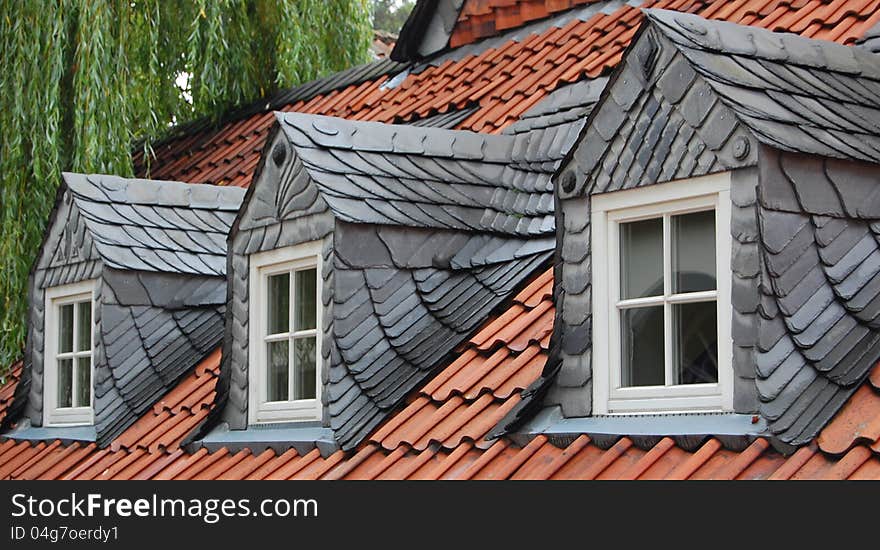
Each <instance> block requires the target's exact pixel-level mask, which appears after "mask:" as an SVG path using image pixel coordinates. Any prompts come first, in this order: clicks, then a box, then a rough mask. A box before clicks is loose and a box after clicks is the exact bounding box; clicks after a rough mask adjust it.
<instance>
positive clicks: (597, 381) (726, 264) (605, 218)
mask: <svg viewBox="0 0 880 550" xmlns="http://www.w3.org/2000/svg"><path fill="white" fill-rule="evenodd" d="M730 179H731V178H730V172H722V173H718V174H710V175H707V176H700V177H697V178H691V179H687V180H679V181H675V182H670V183H662V184H657V185H651V186H646V187H641V188H637V189H629V190H624V191H617V192H613V193H608V194H602V195H595V196H593V197H592V204H591V227H592V243H591V244H592V250H593V254H592V262H593V264H592V274H593V414H598V415H607V414H642V413H680V412H693V411H730V410H732V409H733V364H732V363H733V339H732V337H731V316H732V311H731V267H730V250H731V236H730ZM709 209H714V211H715V233H716V234H715V246H716V250H715V253H716V267H715V273H716V279H717V284H716V290H715V291H709V292H702V293H692V294H691V298H706V297H709V295H715V296H716V303H717V308H716V311H717V315H718V318H717V329H718V382H717V383H715V384H682V385H677V386H640V387H628V388H621V387H620V376H621V354H622V345H621V339H620V314H619V309H618V304H619V303H620V302H619V296H620V289H619V286H620V273H619V269H620V248H619V235H620V224H621V223H625V222H632V221H638V220H644V219H651V218H657V217H661V216H669V215H676V214H684V213H688V212H699V211H705V210H709ZM668 226H669V224H668V223H664V236H663V239H664V247H666V248H668V247H669V244H670V243H669V241H670V235H669V231H668ZM664 258H668V253H666V254H664ZM664 263H668V259H665V260H664ZM669 271H670V269H669V266H668V265H664V280H665V279H668V276H667V275H666V274H668V273H669ZM664 287H665V290H664V300H663V301H662V302H660V303H672V302H674V301H678V302H679V303H685V302H689V301H690V302H692V301H694V299H687V298H684V297H681V299H680V300H676V298H675V296H674V295H672V294H671V293H670V284H669V282H668V281H667V282H666V284H665V285H664ZM698 295H700V296H698ZM645 300H650V299H645ZM633 301H634V300H627V302H633ZM658 305H659V304H658ZM665 317H667V319H666V320H665V326H666V328H665V332H667V333H668V332H669V331H670V330H671V326H670V321H669V319H668V315H665ZM669 338H670V337H669V335H668V334H667V335H665V336H664V341H667V342H668V341H669ZM665 347H666V348H669V346H668V345H667V346H665ZM671 353H672V352H671V350H670V349H666V350H665V355H666V357H665V358H664V364H665V366H666V370H667V371H669V369H670V365H671V362H672V359H671ZM667 379H669V376H668V372H667Z"/></svg>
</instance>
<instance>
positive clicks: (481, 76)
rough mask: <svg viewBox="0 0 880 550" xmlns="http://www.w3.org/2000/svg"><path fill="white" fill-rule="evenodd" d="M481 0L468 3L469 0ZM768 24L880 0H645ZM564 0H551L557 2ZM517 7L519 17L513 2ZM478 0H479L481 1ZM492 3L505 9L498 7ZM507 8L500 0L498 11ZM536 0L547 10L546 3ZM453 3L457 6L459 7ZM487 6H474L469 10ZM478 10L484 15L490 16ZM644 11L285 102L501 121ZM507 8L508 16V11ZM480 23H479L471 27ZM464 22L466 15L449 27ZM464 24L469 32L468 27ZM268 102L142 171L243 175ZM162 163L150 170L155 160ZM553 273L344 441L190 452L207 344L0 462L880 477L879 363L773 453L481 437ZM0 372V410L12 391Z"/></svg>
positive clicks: (252, 163)
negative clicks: (800, 437) (799, 438)
mask: <svg viewBox="0 0 880 550" xmlns="http://www.w3.org/2000/svg"><path fill="white" fill-rule="evenodd" d="M478 4H479V6H478ZM569 4H570V3H568V2H565V1H557V2H533V1H528V0H522V1H519V2H517V1H516V0H511V1H508V2H502V1H500V0H499V1H493V0H484V1H483V2H471V1H469V2H468V3H467V6H472V7H473V9H474V11H473V13H471V14H470V15H466V16H465V18H464V20H463V21H465V23H466V24H465V25H463V26H460V27H459V28H460V29H465V28H467V27H468V25H470V23H468V22H467V21H468V19H469V18H473V25H470V30H468V31H467V33H469V34H470V36H471V37H472V38H473V37H475V36H477V35H478V33H479V32H486V29H489V28H490V26H491V27H492V29H493V30H492V32H498V29H499V28H500V27H499V26H498V22H499V21H500V22H501V26H503V25H508V24H513V25H521V24H522V23H523V22H524V21H528V20H529V18H530V17H539V16H540V17H543V15H540V14H542V13H544V12H548V13H549V12H554V13H555V11H556V10H557V9H564V8H567V7H568V6H569ZM647 4H650V5H651V6H653V7H660V8H663V7H666V8H668V7H675V8H678V9H681V10H684V11H689V12H694V13H699V14H702V15H705V16H709V17H715V18H721V19H727V20H731V21H735V22H750V23H753V24H756V25H759V26H764V27H768V28H772V29H775V30H795V29H799V30H800V32H802V33H804V34H809V35H812V36H815V37H818V38H831V39H836V40H838V41H839V42H843V43H851V42H852V41H854V40H855V39H856V38H857V37H859V36H860V35H861V33H863V32H864V31H865V30H866V29H867V28H869V27H870V26H871V25H873V24H874V23H876V22H877V21H878V19H880V0H871V1H867V0H860V1H856V2H838V1H834V2H831V1H824V2H812V3H811V2H806V1H798V2H788V1H782V2H780V1H776V2H770V1H764V0H734V1H731V2H707V1H698V0H678V1H675V2H670V1H659V2H649V3H646V5H647ZM561 6H562V8H561ZM514 7H516V8H517V9H519V15H517V16H516V17H518V18H519V19H516V18H515V14H514V11H512V10H513V8H514ZM477 8H479V10H478V9H477ZM499 10H502V11H499ZM503 10H508V11H503ZM542 10H544V11H542ZM463 13H464V12H463ZM479 17H483V18H484V19H483V20H482V22H480V21H479V20H478V18H479ZM486 17H491V18H492V25H486V24H485V22H486V21H488V20H487V19H485V18H486ZM640 18H641V14H640V12H639V11H638V9H636V8H633V7H631V6H628V5H626V6H624V7H621V8H620V9H618V10H616V11H614V12H612V13H609V14H604V13H600V14H597V15H595V16H593V17H592V18H590V19H589V20H588V21H570V22H568V23H567V24H565V25H564V26H563V27H561V28H557V27H551V28H548V29H547V30H546V31H544V32H541V33H536V34H532V35H528V36H526V37H525V38H524V39H523V40H521V41H508V42H503V43H500V44H498V45H497V47H495V48H492V49H487V50H485V51H482V52H478V53H475V54H474V55H468V56H464V57H463V58H461V59H457V60H456V59H451V58H450V59H449V60H447V61H445V62H443V63H441V64H440V65H439V66H436V67H432V66H428V67H426V68H424V69H423V70H421V71H413V73H412V74H409V75H408V76H407V77H406V78H405V79H404V80H403V83H402V84H401V85H399V86H397V87H396V88H388V89H383V88H381V83H382V82H384V81H386V80H387V79H388V76H381V77H379V78H378V79H376V80H373V81H367V82H363V83H360V84H356V85H352V86H348V87H345V88H343V89H339V90H334V91H332V92H330V93H326V94H323V95H320V96H316V97H313V98H310V99H308V100H304V101H297V102H294V103H291V104H289V105H287V106H285V107H283V108H284V109H285V110H300V111H306V112H313V113H322V114H328V115H336V116H345V117H348V118H353V119H364V120H380V121H385V122H399V121H402V120H411V119H413V118H414V117H422V116H426V115H429V114H433V113H437V112H448V111H450V110H455V109H459V108H462V107H463V106H474V105H478V106H479V109H478V110H477V111H475V112H474V113H473V114H472V115H471V116H470V117H468V118H467V119H465V120H464V121H463V122H462V123H461V124H460V126H459V127H460V128H467V129H472V130H481V131H487V132H498V131H500V130H501V129H503V128H504V126H505V125H507V124H509V123H510V122H511V121H512V120H514V119H515V118H516V116H517V114H518V113H520V112H522V111H524V110H525V109H526V108H528V106H530V105H532V104H534V103H535V102H537V101H539V100H540V99H541V98H543V97H545V96H546V94H548V93H549V92H551V91H553V90H555V89H556V88H558V87H559V86H560V85H562V84H564V83H567V82H571V81H574V80H577V79H580V78H583V77H584V76H585V75H586V76H598V75H599V74H603V73H607V72H608V71H609V70H610V69H611V67H612V66H613V65H614V64H615V63H616V62H617V61H618V60H619V58H620V55H621V52H622V51H623V48H625V46H626V45H627V43H628V41H629V40H630V38H631V37H632V35H633V33H634V32H635V29H636V28H637V26H638V24H639V21H640ZM517 21H518V23H517ZM478 29H480V30H479V31H478ZM457 32H461V33H462V35H461V36H462V37H463V36H465V31H457ZM475 33H476V34H475ZM273 121H274V116H273V115H272V114H271V113H268V112H263V113H257V114H255V115H253V116H251V117H248V118H245V119H241V120H238V121H233V122H230V123H228V124H225V125H223V126H221V127H220V128H215V129H207V130H202V131H198V132H194V133H192V134H191V135H189V136H182V137H180V138H178V139H176V140H172V141H169V142H167V143H165V144H161V146H158V147H157V154H158V158H157V159H156V161H155V162H154V163H153V169H154V172H153V177H162V178H168V179H182V180H184V181H203V180H209V181H223V182H225V183H227V184H229V185H243V186H246V185H247V184H248V183H249V181H250V177H251V174H252V173H253V171H254V169H255V167H256V163H257V162H258V160H259V152H260V150H261V148H262V146H263V143H264V140H265V139H266V135H267V133H268V130H269V128H270V126H271V124H272V123H273ZM157 175H158V176H157ZM552 291H553V273H552V270H547V271H545V272H544V273H541V274H538V275H537V276H536V277H535V279H534V280H533V281H532V282H531V283H530V284H528V285H527V286H526V287H525V288H523V290H522V291H521V292H520V293H519V294H518V295H517V296H516V297H515V298H514V299H513V300H512V304H511V306H510V307H509V308H507V309H506V310H505V311H503V312H502V313H501V314H500V315H498V316H497V317H495V318H493V319H490V320H488V321H487V322H486V323H485V324H484V325H483V326H482V327H481V329H480V330H477V331H476V334H475V335H474V336H473V337H472V338H471V339H470V340H469V341H468V342H467V343H466V344H465V345H463V346H462V348H461V349H460V350H459V356H458V358H457V359H456V360H455V361H453V362H452V363H451V364H450V365H449V366H448V367H446V368H444V369H441V371H440V372H439V373H438V374H437V375H436V376H435V377H434V379H433V380H431V381H429V382H428V383H427V384H425V385H424V387H423V388H422V389H420V390H419V391H416V392H414V393H413V394H412V395H411V396H410V397H409V399H408V402H407V404H406V405H405V406H403V407H402V408H401V409H400V410H398V411H396V412H394V413H393V414H391V415H390V416H389V418H388V419H387V420H386V422H385V423H384V425H382V426H380V427H379V428H378V429H377V430H376V432H375V433H374V434H373V435H372V436H371V437H370V438H369V439H368V440H367V441H366V442H365V443H363V444H362V446H361V447H360V448H359V449H357V450H356V451H355V452H353V453H343V452H341V451H339V452H336V453H333V454H331V455H330V456H329V457H321V456H320V454H319V452H318V451H317V450H313V451H311V452H309V453H307V454H306V455H305V456H301V455H300V454H299V453H297V452H296V451H295V450H292V449H291V450H288V451H286V452H284V453H283V454H281V455H280V456H278V455H276V454H275V452H274V451H271V450H267V451H262V452H260V453H259V454H256V455H255V454H253V453H251V452H250V451H248V450H244V451H238V452H234V453H233V452H230V451H229V450H228V449H220V450H218V451H216V452H214V453H208V452H207V451H206V450H204V449H200V450H198V451H196V452H195V453H193V454H190V453H188V452H186V451H185V450H183V449H181V448H180V442H181V441H182V440H183V438H184V437H185V436H186V435H187V434H188V433H189V432H190V431H191V430H192V428H193V427H194V426H195V425H197V424H198V423H199V422H201V420H202V419H203V418H204V417H205V415H206V414H207V412H208V410H209V408H210V407H211V405H212V403H213V398H214V386H215V384H216V381H217V376H218V372H219V362H220V351H219V350H217V351H215V352H214V353H212V354H210V355H209V356H208V357H206V358H205V360H204V361H203V362H202V363H201V364H200V365H198V366H197V367H196V368H195V369H193V371H192V372H191V373H190V374H189V375H187V376H185V377H184V378H183V379H182V380H181V381H180V382H179V383H178V384H177V385H176V387H175V388H173V389H172V390H171V391H169V392H168V393H167V394H166V395H165V396H163V397H162V398H161V399H160V400H159V401H158V402H156V403H155V404H154V405H153V407H152V408H151V409H149V410H148V411H147V413H145V414H144V416H143V417H142V418H141V419H140V420H138V422H136V423H135V424H133V425H132V426H131V427H129V428H128V429H127V430H126V431H125V432H124V433H123V434H121V435H120V436H118V437H117V438H116V439H115V440H114V441H113V442H112V443H111V445H110V446H109V447H108V448H107V449H100V450H99V449H97V448H96V446H95V445H94V444H82V443H73V444H70V445H64V444H62V443H61V442H59V441H52V442H41V443H36V444H31V443H29V442H15V441H11V440H10V441H2V442H0V478H8V477H20V478H25V479H33V478H55V479H58V478H63V479H89V478H120V479H121V478H139V479H214V478H220V479H239V478H249V479H276V478H277V479H285V478H291V477H293V478H308V479H341V478H347V479H350V478H355V479H360V478H377V479H386V478H391V479H396V478H413V479H436V478H454V479H507V478H518V479H519V478H525V479H534V478H540V479H544V478H553V479H593V478H595V479H657V478H676V479H688V478H699V479H732V478H737V479H766V478H771V479H789V478H793V479H801V478H813V477H820V478H822V477H824V478H836V479H844V478H878V477H880V460H878V455H880V424H878V419H880V367H876V368H875V369H874V371H873V372H872V373H871V374H870V376H869V383H868V384H865V385H864V386H863V387H861V388H860V389H859V390H858V391H857V392H856V393H855V394H854V395H853V397H852V399H851V400H850V402H849V403H847V405H846V406H845V407H844V408H843V409H842V410H841V412H840V413H839V414H838V415H837V417H836V418H835V419H834V420H833V421H832V422H831V423H830V424H829V425H828V426H827V427H826V428H825V429H824V430H823V432H822V433H821V435H820V436H819V438H818V440H817V442H816V444H814V445H810V446H807V447H804V448H801V449H799V450H797V451H796V452H795V453H794V454H793V455H791V456H789V457H785V456H783V455H781V454H779V453H778V452H776V451H774V450H773V449H772V447H771V446H770V444H769V443H768V441H767V440H765V439H757V440H756V441H754V442H753V443H751V444H750V445H749V446H748V447H747V448H746V449H744V450H743V451H740V452H736V451H732V450H728V449H724V448H723V446H722V444H721V442H720V441H719V440H718V439H715V438H708V439H707V440H706V441H705V442H704V443H703V444H702V445H701V446H700V448H699V449H697V450H696V451H695V452H690V451H686V450H684V449H682V448H680V447H678V446H676V444H675V441H673V439H671V438H662V439H660V440H659V441H658V442H657V443H656V444H654V445H653V446H651V447H649V448H646V449H642V448H639V447H637V446H636V445H635V444H634V442H633V440H631V439H629V438H625V437H624V438H621V439H619V440H618V441H617V442H616V443H615V444H614V445H612V446H611V447H610V448H607V449H604V448H601V447H599V446H597V445H596V444H595V442H593V441H591V440H590V438H589V437H587V436H581V437H578V438H576V439H575V440H574V441H573V442H572V443H570V444H567V445H561V446H559V447H557V446H556V445H554V444H553V443H552V442H551V441H549V440H548V439H547V438H546V437H545V436H543V435H539V436H537V437H535V438H533V439H532V440H531V441H530V442H529V443H527V444H526V445H525V446H524V447H522V448H521V447H519V446H517V445H516V444H514V443H513V442H512V441H510V440H507V439H502V440H499V441H485V440H484V439H483V438H484V436H485V434H486V433H487V432H488V431H489V429H491V428H492V427H493V426H494V424H495V422H496V421H497V420H498V419H499V418H500V417H501V416H502V415H503V414H504V413H505V412H506V411H508V410H509V409H510V408H511V407H513V405H514V404H516V403H517V402H518V400H519V399H520V397H519V394H520V392H521V391H522V390H523V389H524V388H525V387H527V386H528V385H529V384H530V383H531V382H533V381H534V380H535V379H537V377H538V376H540V373H541V371H542V370H543V367H544V363H545V362H546V359H547V346H548V343H549V337H550V332H551V330H552V325H553V318H554V309H553V304H552ZM17 373H20V368H19V369H18V370H14V371H13V376H12V379H13V381H12V383H9V384H6V385H4V386H3V387H2V388H0V419H2V417H3V415H4V414H5V411H6V408H7V407H8V405H9V400H10V399H11V395H12V393H13V392H14V387H15V384H16V381H17V377H18V376H20V374H17Z"/></svg>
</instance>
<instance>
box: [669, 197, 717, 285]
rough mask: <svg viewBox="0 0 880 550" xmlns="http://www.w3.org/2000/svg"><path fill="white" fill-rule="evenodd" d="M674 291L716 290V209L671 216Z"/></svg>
mask: <svg viewBox="0 0 880 550" xmlns="http://www.w3.org/2000/svg"><path fill="white" fill-rule="evenodd" d="M671 221H672V226H671V229H672V272H673V277H672V292H674V293H681V292H698V291H701V290H714V289H715V211H714V210H708V211H706V212H694V213H693V214H684V215H681V216H673V217H672V220H671Z"/></svg>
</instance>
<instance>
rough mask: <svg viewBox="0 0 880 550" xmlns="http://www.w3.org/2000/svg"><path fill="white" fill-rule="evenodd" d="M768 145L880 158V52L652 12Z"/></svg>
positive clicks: (806, 151) (730, 104) (730, 24)
mask: <svg viewBox="0 0 880 550" xmlns="http://www.w3.org/2000/svg"><path fill="white" fill-rule="evenodd" d="M646 13H647V15H648V18H649V19H650V20H651V21H653V22H655V23H656V24H657V25H658V27H659V28H660V29H661V30H662V32H663V34H664V36H666V37H667V38H669V39H671V40H672V41H673V42H674V43H675V44H676V46H677V48H678V50H679V51H680V52H681V53H682V54H683V55H684V57H685V58H686V59H687V60H688V61H689V62H690V64H691V66H692V67H693V68H694V70H696V71H697V73H699V74H700V75H702V76H703V77H704V78H705V79H706V82H708V84H709V86H711V88H712V89H713V90H714V91H715V92H716V93H717V94H719V96H720V97H721V98H722V101H724V103H725V104H727V105H728V106H730V108H731V109H733V111H734V113H735V114H736V116H737V117H738V118H739V119H740V121H742V122H743V123H744V124H746V125H747V126H748V127H749V129H750V130H751V131H752V133H754V134H755V136H756V137H757V138H758V139H760V140H761V141H762V142H763V143H766V144H767V145H771V146H773V147H777V148H779V149H783V150H786V151H796V152H800V153H810V154H815V155H820V156H825V157H836V158H848V159H853V160H864V161H869V162H880V122H878V121H880V58H878V57H877V56H876V55H875V54H872V53H869V52H868V51H866V50H864V49H862V48H853V47H847V46H843V45H841V44H835V43H833V42H825V41H818V40H811V39H809V38H806V37H802V36H796V35H792V34H780V33H770V32H766V31H765V30H763V29H751V28H749V27H745V26H742V25H735V24H732V23H727V22H708V21H706V20H703V19H701V18H699V17H696V16H692V15H685V14H679V13H675V12H671V11H666V10H648V11H647V12H646Z"/></svg>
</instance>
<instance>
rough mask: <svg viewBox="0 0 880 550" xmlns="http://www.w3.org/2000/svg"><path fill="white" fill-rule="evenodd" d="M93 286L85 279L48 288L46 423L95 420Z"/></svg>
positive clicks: (78, 423)
mask: <svg viewBox="0 0 880 550" xmlns="http://www.w3.org/2000/svg"><path fill="white" fill-rule="evenodd" d="M93 289H94V281H84V282H82V283H75V284H72V285H65V286H61V287H53V288H49V289H47V290H46V327H45V328H46V332H45V335H46V340H45V341H46V355H45V357H46V360H45V363H44V377H45V387H44V394H43V395H44V401H45V411H46V418H45V419H44V423H45V424H46V425H49V426H53V425H56V426H57V425H84V424H91V423H92V422H93V421H94V409H93V395H92V394H93V391H92V379H93V369H94V366H93V360H92V345H93V339H94V336H93V334H94V322H93V309H94V297H93Z"/></svg>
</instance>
